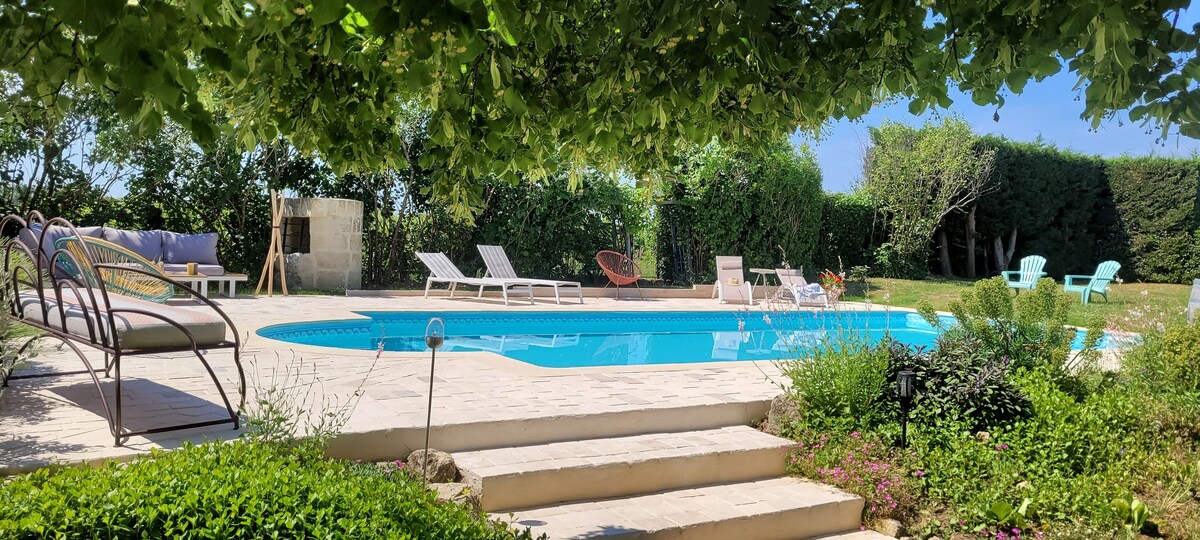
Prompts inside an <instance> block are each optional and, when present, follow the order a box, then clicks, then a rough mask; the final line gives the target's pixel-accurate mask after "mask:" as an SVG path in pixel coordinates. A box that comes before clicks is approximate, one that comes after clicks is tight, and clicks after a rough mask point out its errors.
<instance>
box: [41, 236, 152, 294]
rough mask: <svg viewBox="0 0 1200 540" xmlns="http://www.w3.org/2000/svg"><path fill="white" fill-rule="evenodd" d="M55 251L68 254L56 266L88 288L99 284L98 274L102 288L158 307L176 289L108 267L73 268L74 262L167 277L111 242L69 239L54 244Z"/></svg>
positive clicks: (146, 261)
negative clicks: (152, 303) (122, 268)
mask: <svg viewBox="0 0 1200 540" xmlns="http://www.w3.org/2000/svg"><path fill="white" fill-rule="evenodd" d="M54 248H55V249H56V250H62V251H65V252H66V253H69V254H70V255H71V257H61V256H60V257H58V258H57V262H56V263H55V266H57V267H58V269H59V270H61V271H62V272H64V273H66V274H67V275H69V276H71V277H72V278H73V279H75V280H76V281H79V282H81V283H85V284H86V285H87V286H89V287H95V286H97V285H98V284H97V283H96V277H97V275H98V276H99V278H100V279H101V280H103V281H104V287H105V288H106V289H108V290H109V291H112V292H115V293H117V294H122V295H125V296H130V297H133V298H140V299H142V300H148V301H151V302H157V303H160V304H161V303H163V302H166V301H167V300H170V299H171V297H172V296H175V288H174V287H172V286H171V284H170V283H168V282H166V281H163V280H161V279H157V278H155V277H151V276H147V275H145V274H142V273H138V272H127V271H123V270H119V269H116V268H111V267H107V266H106V267H104V268H96V269H95V271H92V270H91V269H85V270H82V271H81V270H80V269H79V268H78V267H77V266H76V264H75V261H79V264H83V265H88V266H92V267H94V265H97V264H102V265H115V266H125V267H129V268H133V269H138V270H142V271H145V272H149V273H151V274H154V275H155V276H158V277H159V278H166V274H164V273H163V271H162V269H161V268H159V267H158V265H157V264H154V263H152V262H150V261H148V260H146V259H145V258H144V257H142V256H141V255H138V254H137V253H134V252H132V251H129V250H128V249H125V248H123V247H121V246H119V245H117V244H114V243H112V242H106V241H104V240H101V239H99V238H92V237H89V236H84V237H78V236H68V237H64V238H60V239H58V241H57V242H55V243H54Z"/></svg>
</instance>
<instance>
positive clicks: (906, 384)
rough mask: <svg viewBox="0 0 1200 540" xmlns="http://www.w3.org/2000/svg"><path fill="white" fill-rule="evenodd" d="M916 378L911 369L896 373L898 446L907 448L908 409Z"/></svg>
mask: <svg viewBox="0 0 1200 540" xmlns="http://www.w3.org/2000/svg"><path fill="white" fill-rule="evenodd" d="M916 380H917V374H916V373H913V372H911V371H907V370H905V371H901V372H899V373H896V393H897V394H899V396H900V448H908V411H909V409H910V408H911V407H912V398H913V383H914V382H915V381H916Z"/></svg>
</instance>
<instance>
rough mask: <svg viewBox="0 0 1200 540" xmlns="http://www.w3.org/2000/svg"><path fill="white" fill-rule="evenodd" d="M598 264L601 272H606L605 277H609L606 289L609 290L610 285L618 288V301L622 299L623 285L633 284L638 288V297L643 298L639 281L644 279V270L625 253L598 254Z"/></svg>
mask: <svg viewBox="0 0 1200 540" xmlns="http://www.w3.org/2000/svg"><path fill="white" fill-rule="evenodd" d="M596 263H598V264H599V265H600V269H601V270H604V275H606V276H608V281H609V283H606V284H605V285H604V288H605V289H607V288H608V286H609V285H616V286H617V299H618V300H620V299H621V287H622V286H623V285H630V284H632V285H633V286H634V287H637V291H638V296H639V297H641V296H642V286H641V285H639V284H638V280H639V279H642V269H641V268H638V265H637V263H636V262H633V259H630V258H629V257H626V256H625V254H623V253H618V252H616V251H609V250H604V251H601V252H599V253H597V254H596Z"/></svg>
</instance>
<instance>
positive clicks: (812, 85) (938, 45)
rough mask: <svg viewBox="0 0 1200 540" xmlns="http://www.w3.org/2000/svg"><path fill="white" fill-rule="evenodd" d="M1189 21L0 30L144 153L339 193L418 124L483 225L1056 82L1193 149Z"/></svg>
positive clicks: (469, 22) (294, 11) (1123, 6)
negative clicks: (956, 92)
mask: <svg viewBox="0 0 1200 540" xmlns="http://www.w3.org/2000/svg"><path fill="white" fill-rule="evenodd" d="M1185 5H1186V4H1185V3H1182V2H1164V1H1151V0H1107V1H1104V2H1084V3H1080V2H1036V1H1029V2H1001V3H998V2H994V1H992V0H963V1H956V2H943V1H931V2H849V1H847V2H837V1H833V2H811V1H808V0H775V1H768V2H752V1H749V0H740V1H729V2H701V3H696V2H662V1H659V0H617V1H612V2H572V1H568V0H453V1H450V2H427V1H422V0H312V1H311V2H308V1H294V0H292V1H274V0H272V1H267V0H259V1H257V2H244V1H239V0H210V1H203V2H200V1H196V2H180V1H171V0H140V1H126V0H90V1H87V2H83V1H78V0H19V1H14V2H6V3H4V5H3V6H2V7H0V72H3V73H6V74H9V75H13V76H15V77H16V79H17V80H18V81H19V83H18V84H19V88H20V92H21V93H22V95H23V96H25V98H27V101H29V102H36V103H38V106H43V107H46V108H48V109H50V110H52V111H56V112H57V113H58V114H60V115H62V114H66V112H67V111H68V110H69V109H70V107H71V104H70V102H71V97H72V96H73V95H75V94H76V93H77V92H76V91H77V90H78V89H82V88H91V89H95V90H96V91H99V92H103V93H106V94H108V95H109V97H111V99H112V102H113V104H114V107H115V110H116V111H117V112H118V114H120V115H122V116H124V117H125V118H128V119H130V120H131V121H132V122H133V123H134V124H135V125H136V126H137V127H138V129H139V130H140V131H141V132H143V133H144V132H152V131H155V130H157V129H159V128H160V127H162V126H163V125H164V122H165V119H166V118H170V119H172V120H173V121H174V122H176V123H177V124H179V125H180V126H182V127H183V128H185V129H186V130H187V131H188V133H189V134H190V136H191V137H192V138H193V139H194V140H195V141H196V142H198V143H200V144H202V145H211V144H214V143H216V141H218V140H220V139H221V137H222V135H228V136H232V137H234V139H235V140H236V141H237V142H238V143H239V145H240V147H241V148H242V149H251V148H253V147H255V146H256V145H258V144H260V143H263V142H269V141H274V140H276V139H277V138H278V137H280V136H282V137H284V138H285V139H287V140H288V141H289V142H290V143H291V144H292V145H294V146H295V147H296V148H297V149H299V150H300V152H302V153H304V154H308V153H317V154H319V155H320V158H321V159H322V160H323V161H324V162H326V163H328V164H329V165H330V166H332V167H333V168H334V170H336V171H338V172H343V171H347V170H355V171H359V172H378V171H382V170H388V169H393V170H400V169H403V164H402V162H404V161H405V155H404V152H403V149H402V144H401V140H402V136H401V134H400V133H399V131H400V130H401V129H402V126H401V123H400V122H398V121H397V120H396V119H397V117H399V116H402V114H401V113H402V110H403V108H404V107H405V106H406V105H407V104H408V103H412V102H415V103H418V104H420V105H421V106H423V107H425V108H427V109H428V110H430V111H431V114H430V118H429V146H428V151H427V152H426V153H424V154H423V155H422V156H421V157H420V160H421V164H422V165H423V166H430V165H432V164H435V163H436V164H438V165H439V167H438V170H439V171H440V172H438V173H437V174H435V178H434V183H433V184H432V186H431V193H432V194H433V195H434V196H435V197H436V198H437V199H438V200H439V201H442V202H446V203H449V204H450V205H451V207H452V208H453V209H454V210H455V211H456V212H457V213H458V214H459V215H462V216H469V215H470V210H471V208H473V207H476V208H477V207H479V206H480V205H481V204H482V201H483V189H482V185H483V184H482V183H483V181H484V180H485V179H486V178H489V177H491V176H499V177H501V178H503V179H505V180H509V181H515V180H517V179H519V178H523V177H529V178H540V177H544V176H547V175H549V174H551V173H552V172H553V171H556V170H558V169H559V163H561V162H562V161H561V160H563V159H565V160H566V163H567V164H568V166H569V167H571V168H572V169H573V170H574V171H575V173H576V174H574V175H573V176H572V178H573V179H574V180H575V181H576V183H577V182H578V180H579V179H580V178H581V176H580V173H581V172H582V171H585V170H587V169H588V168H589V167H600V168H607V169H617V168H623V169H627V170H630V171H633V172H634V173H635V174H637V173H640V172H643V171H651V170H656V171H663V170H667V169H669V165H670V161H671V159H672V157H673V156H676V155H678V154H679V153H680V151H681V150H683V149H686V148H688V147H690V146H692V145H697V144H705V143H707V142H708V141H710V140H712V139H713V138H718V139H720V140H721V141H722V142H724V143H728V144H734V145H738V146H739V147H745V148H759V149H762V148H765V147H766V146H767V145H768V144H769V143H770V142H771V141H773V140H775V139H776V138H778V137H780V136H781V135H784V134H790V133H791V132H793V131H794V130H795V129H796V128H797V127H799V128H803V129H808V130H817V129H819V127H820V126H821V125H823V124H824V123H825V122H826V121H827V120H829V119H831V118H858V117H861V116H862V115H863V114H865V113H866V112H867V111H868V110H870V109H871V108H872V107H873V106H874V105H875V104H877V103H880V102H883V101H890V100H897V99H899V100H905V101H908V102H909V108H910V110H912V111H913V112H922V111H924V110H926V109H927V108H929V107H931V106H936V107H942V108H945V107H948V106H949V105H950V103H951V100H950V98H949V91H950V89H951V88H954V87H957V88H958V89H961V90H964V91H966V92H967V93H968V94H970V95H971V98H972V99H973V100H974V101H975V102H976V103H978V104H996V105H1002V104H1003V102H1004V96H1005V95H1006V94H1008V93H1019V92H1021V91H1022V89H1023V88H1024V86H1025V85H1026V83H1027V82H1028V81H1030V80H1040V79H1043V78H1045V77H1048V76H1050V75H1053V74H1055V73H1057V72H1059V71H1061V70H1063V69H1064V67H1063V66H1064V65H1065V66H1066V69H1067V70H1069V71H1070V72H1072V73H1073V74H1075V75H1078V76H1079V78H1080V81H1081V82H1080V89H1079V90H1078V92H1079V93H1080V97H1081V101H1082V103H1081V111H1080V112H1081V115H1082V116H1083V117H1084V118H1085V119H1087V120H1089V121H1091V122H1092V123H1093V124H1098V123H1099V122H1100V121H1102V120H1103V119H1104V118H1106V117H1109V116H1111V115H1113V114H1114V113H1115V112H1116V111H1122V110H1127V111H1128V117H1129V118H1130V119H1131V120H1133V121H1140V122H1143V123H1144V124H1145V125H1147V127H1161V128H1162V129H1163V130H1164V135H1165V130H1167V129H1170V128H1171V127H1172V126H1178V130H1179V132H1180V133H1182V134H1183V135H1186V136H1193V137H1194V136H1198V135H1200V100H1198V99H1197V98H1196V96H1197V93H1196V92H1195V89H1196V87H1197V79H1198V77H1200V57H1197V56H1196V54H1195V53H1196V51H1197V47H1198V43H1200V41H1198V40H1197V30H1196V29H1194V28H1180V27H1179V26H1178V24H1177V23H1178V18H1179V14H1180V13H1181V11H1182V9H1183V8H1184V7H1185ZM11 105H12V104H9V103H5V104H2V105H0V113H5V112H11ZM3 109H8V111H5V110H3Z"/></svg>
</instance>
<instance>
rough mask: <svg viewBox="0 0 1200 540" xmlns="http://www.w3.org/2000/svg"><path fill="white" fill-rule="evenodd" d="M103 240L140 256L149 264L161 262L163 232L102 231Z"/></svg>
mask: <svg viewBox="0 0 1200 540" xmlns="http://www.w3.org/2000/svg"><path fill="white" fill-rule="evenodd" d="M104 239H105V240H108V241H109V242H112V243H114V244H116V245H118V246H121V247H123V248H125V249H128V250H129V251H132V252H134V253H137V254H138V255H141V256H142V257H143V258H145V259H146V260H148V261H150V262H155V261H161V260H163V232H162V231H158V230H154V231H128V230H125V229H107V228H106V229H104Z"/></svg>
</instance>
